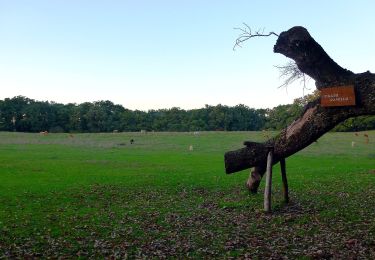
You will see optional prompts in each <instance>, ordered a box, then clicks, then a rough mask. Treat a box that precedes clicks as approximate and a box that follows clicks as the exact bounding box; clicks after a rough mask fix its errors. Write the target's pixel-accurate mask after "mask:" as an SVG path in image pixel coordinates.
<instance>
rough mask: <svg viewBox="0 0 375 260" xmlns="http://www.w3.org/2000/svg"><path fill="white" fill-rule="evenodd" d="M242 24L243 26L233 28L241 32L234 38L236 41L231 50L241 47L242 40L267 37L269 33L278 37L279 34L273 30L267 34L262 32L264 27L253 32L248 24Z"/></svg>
mask: <svg viewBox="0 0 375 260" xmlns="http://www.w3.org/2000/svg"><path fill="white" fill-rule="evenodd" d="M243 24H244V28H239V27H236V28H234V29H235V30H239V31H241V34H240V35H239V36H238V38H237V39H236V43H235V44H234V46H233V50H235V49H236V47H242V46H241V44H242V43H243V42H244V41H247V40H249V39H251V38H254V37H268V36H271V35H275V36H277V37H279V35H278V34H277V33H275V32H269V33H268V34H266V33H264V28H263V29H259V30H258V31H255V32H254V33H253V32H252V31H251V28H250V26H249V25H247V24H246V23H243Z"/></svg>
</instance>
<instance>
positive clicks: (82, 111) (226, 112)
mask: <svg viewBox="0 0 375 260" xmlns="http://www.w3.org/2000/svg"><path fill="white" fill-rule="evenodd" d="M314 95H316V94H311V95H307V96H305V97H304V98H299V99H296V100H294V102H293V103H292V104H288V105H279V106H277V107H274V108H272V109H254V108H250V107H247V106H245V105H237V106H233V107H229V106H224V105H216V106H209V105H206V106H205V107H204V108H200V109H191V110H184V109H180V108H177V107H174V108H171V109H159V110H149V111H147V112H145V111H140V110H129V109H126V108H124V107H123V106H121V105H115V104H114V103H112V102H111V101H97V102H85V103H82V104H59V103H55V102H48V101H36V100H33V99H30V98H27V97H23V96H17V97H13V98H6V99H4V100H0V131H17V132H41V131H49V132H55V133H60V132H91V133H97V132H113V131H118V132H134V131H141V130H146V131H177V132H182V131H258V130H280V129H282V128H283V127H285V126H287V125H288V124H289V123H291V122H292V121H293V120H294V119H295V118H296V117H298V115H299V114H300V113H301V112H302V110H303V108H304V106H305V105H306V104H307V102H308V101H309V100H311V99H312V98H314ZM370 129H375V116H362V117H358V118H351V119H348V120H346V121H345V122H343V123H342V124H340V125H338V126H337V127H336V128H335V129H334V130H335V131H361V130H370Z"/></svg>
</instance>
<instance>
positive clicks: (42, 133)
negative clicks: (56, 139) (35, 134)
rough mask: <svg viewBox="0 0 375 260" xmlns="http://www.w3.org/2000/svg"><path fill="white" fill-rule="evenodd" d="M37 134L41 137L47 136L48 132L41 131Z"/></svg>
mask: <svg viewBox="0 0 375 260" xmlns="http://www.w3.org/2000/svg"><path fill="white" fill-rule="evenodd" d="M39 134H41V135H48V131H42V132H39Z"/></svg>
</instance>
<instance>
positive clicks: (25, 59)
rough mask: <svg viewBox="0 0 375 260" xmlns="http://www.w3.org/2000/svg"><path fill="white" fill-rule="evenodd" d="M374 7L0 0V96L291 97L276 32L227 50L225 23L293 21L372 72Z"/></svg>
mask: <svg viewBox="0 0 375 260" xmlns="http://www.w3.org/2000/svg"><path fill="white" fill-rule="evenodd" d="M374 10H375V1H372V0H368V1H361V0H359V1H345V0H337V1H336V0H331V1H323V0H322V1H319V0H316V1H297V0H296V1H288V0H283V1H265V0H263V1H261V0H259V1H249V0H247V1H236V0H232V1H229V0H226V1H223V0H212V1H211V0H205V1H202V0H199V1H198V0H196V1H195V0H190V1H182V0H181V1H175V0H174V1H172V0H170V1H167V0H159V1H157V0H149V1H146V0H133V1H130V0H129V1H127V0H123V1H111V0H102V1H94V0H87V1H80V0H64V1H63V0H45V1H39V0H33V1H31V0H25V1H18V0H0V99H4V98H7V97H13V96H17V95H23V96H26V97H29V98H33V99H36V100H49V101H55V102H59V103H82V102H85V101H89V102H92V101H97V100H111V101H113V102H114V103H116V104H121V105H123V106H124V107H126V108H130V109H141V110H148V109H158V108H171V107H180V108H184V109H191V108H199V107H203V106H204V105H205V104H209V105H217V104H223V105H230V106H233V105H236V104H245V105H247V106H249V107H254V108H265V107H274V106H276V105H278V104H286V103H291V102H292V101H293V99H294V98H296V97H300V96H302V95H303V90H302V87H301V86H300V85H298V84H297V85H293V86H290V87H289V88H288V89H287V90H286V89H285V88H284V89H279V88H278V86H280V85H281V84H282V80H281V79H279V72H278V70H277V69H276V68H275V67H274V66H275V65H282V64H285V63H286V62H288V59H287V58H286V57H284V56H282V55H280V54H275V53H273V45H274V44H275V42H276V37H269V38H258V39H253V40H251V41H248V42H246V43H245V44H244V46H243V48H240V49H237V50H236V51H233V50H232V47H233V44H234V42H235V39H236V38H237V36H238V34H239V32H238V31H236V30H234V29H233V28H234V27H238V26H241V25H242V23H243V22H245V23H247V24H248V25H250V26H251V27H252V28H254V29H259V28H265V31H269V30H271V31H275V32H276V33H280V32H282V31H285V30H288V29H289V28H291V27H292V26H295V25H301V26H304V27H306V28H307V29H308V30H309V32H310V34H311V35H312V36H313V37H314V38H315V40H316V41H317V42H318V43H320V44H321V45H322V47H323V48H324V49H325V50H326V51H327V52H328V54H329V55H330V56H331V57H332V58H333V59H334V60H335V61H336V62H338V63H339V64H340V65H342V66H343V67H345V68H348V69H350V70H352V71H354V72H363V71H366V70H370V71H372V72H373V71H375V59H374V58H375V27H374V26H375V15H374ZM313 83H314V82H311V84H310V85H311V87H314V86H313ZM305 93H306V92H305Z"/></svg>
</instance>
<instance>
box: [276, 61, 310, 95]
mask: <svg viewBox="0 0 375 260" xmlns="http://www.w3.org/2000/svg"><path fill="white" fill-rule="evenodd" d="M275 67H276V68H277V69H278V70H279V71H280V78H286V79H285V81H284V83H283V84H281V85H280V86H279V88H282V87H288V86H289V85H290V84H292V83H293V82H295V81H296V80H300V81H301V83H302V85H303V90H304V91H305V90H308V88H307V87H306V83H307V81H309V80H310V77H309V76H307V75H306V74H305V73H303V72H302V71H300V69H299V68H298V67H297V64H296V63H295V62H293V61H290V62H288V63H287V64H285V65H282V66H275Z"/></svg>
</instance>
